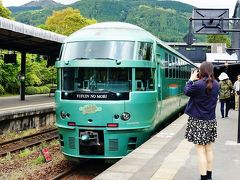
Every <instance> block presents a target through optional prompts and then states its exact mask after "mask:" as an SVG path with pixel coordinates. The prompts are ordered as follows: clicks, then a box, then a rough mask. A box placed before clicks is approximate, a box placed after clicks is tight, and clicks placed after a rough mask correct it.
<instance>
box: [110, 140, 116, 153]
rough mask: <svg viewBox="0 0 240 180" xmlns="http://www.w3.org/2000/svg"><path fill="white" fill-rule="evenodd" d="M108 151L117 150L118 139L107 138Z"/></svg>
mask: <svg viewBox="0 0 240 180" xmlns="http://www.w3.org/2000/svg"><path fill="white" fill-rule="evenodd" d="M109 151H118V139H109Z"/></svg>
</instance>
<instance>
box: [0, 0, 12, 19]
mask: <svg viewBox="0 0 240 180" xmlns="http://www.w3.org/2000/svg"><path fill="white" fill-rule="evenodd" d="M10 15H11V11H10V10H9V9H8V8H5V7H4V6H3V4H2V0H0V16H1V17H4V18H8V19H10Z"/></svg>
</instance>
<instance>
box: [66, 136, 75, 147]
mask: <svg viewBox="0 0 240 180" xmlns="http://www.w3.org/2000/svg"><path fill="white" fill-rule="evenodd" d="M68 146H69V148H70V149H76V146H75V138H74V137H68Z"/></svg>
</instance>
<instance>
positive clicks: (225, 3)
mask: <svg viewBox="0 0 240 180" xmlns="http://www.w3.org/2000/svg"><path fill="white" fill-rule="evenodd" d="M30 1H31V0H3V5H4V6H6V7H7V6H19V5H23V4H25V3H27V2H30ZM54 1H56V2H60V3H62V4H70V3H73V2H76V1H77V0H54ZM179 1H180V2H184V3H187V4H191V5H193V6H196V7H198V8H227V9H229V10H230V12H229V16H230V17H232V15H233V11H234V8H235V5H236V2H237V0H179Z"/></svg>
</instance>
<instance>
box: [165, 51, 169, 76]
mask: <svg viewBox="0 0 240 180" xmlns="http://www.w3.org/2000/svg"><path fill="white" fill-rule="evenodd" d="M168 65H169V64H168V53H166V52H165V59H164V68H165V77H166V78H168V77H169V76H168Z"/></svg>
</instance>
